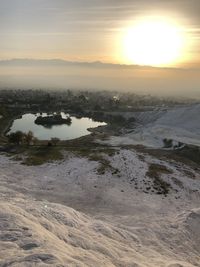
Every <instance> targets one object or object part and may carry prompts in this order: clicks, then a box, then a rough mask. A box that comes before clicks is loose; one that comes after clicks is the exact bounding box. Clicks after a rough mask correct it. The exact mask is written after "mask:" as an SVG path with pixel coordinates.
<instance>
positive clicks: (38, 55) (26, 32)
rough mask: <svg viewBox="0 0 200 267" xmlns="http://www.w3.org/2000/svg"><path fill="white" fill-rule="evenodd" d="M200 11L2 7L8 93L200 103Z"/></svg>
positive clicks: (178, 6) (22, 2)
mask: <svg viewBox="0 0 200 267" xmlns="http://www.w3.org/2000/svg"><path fill="white" fill-rule="evenodd" d="M199 10H200V2H199V1H198V0H190V1H188V0H175V1H167V0H162V1H161V0H151V1H149V0H148V1H147V0H141V1H136V0H125V1H123V2H122V1H119V0H115V1H112V0H107V1H105V0H103V1H97V0H95V1H94V0H93V1H91V0H82V1H80V0H73V1H72V0H57V1H52V0H43V1H40V0H14V1H11V0H6V1H5V0H0V14H1V17H0V22H1V23H0V38H1V42H0V88H35V89H37V88H52V89H59V88H61V89H64V88H72V89H73V88H76V89H85V88H87V89H98V90H99V89H103V90H104V89H106V90H122V91H123V90H124V91H132V92H136V93H147V94H155V95H170V96H173V95H174V96H185V97H196V98H199V97H200V88H199V84H200V83H199V77H200V49H199V47H200V17H199V12H198V11H199ZM13 59H15V60H13ZM24 59H26V61H27V62H26V64H25V62H24V61H25V60H24ZM54 59H55V62H54ZM42 61H43V62H42ZM33 62H34V64H33ZM44 62H45V63H44ZM7 63H8V64H7ZM149 65H151V66H152V67H148V66H149Z"/></svg>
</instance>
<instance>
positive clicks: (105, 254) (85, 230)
mask: <svg viewBox="0 0 200 267" xmlns="http://www.w3.org/2000/svg"><path fill="white" fill-rule="evenodd" d="M0 169H1V172H0V206H1V209H0V221H1V223H0V266H2V267H6V266H20V267H21V266H22V267H23V266H59V267H61V266H91V267H94V266H95V267H97V266H109V267H110V266H117V267H119V266H120V267H155V266H156V267H194V266H196V267H197V266H200V172H199V168H198V167H197V168H193V167H190V166H189V165H185V164H183V163H181V162H177V161H173V160H161V159H158V158H157V157H153V156H150V155H149V154H146V153H139V152H137V151H136V150H134V149H132V148H129V149H128V148H126V149H122V148H116V149H115V151H114V152H113V151H112V153H107V151H105V153H104V152H103V151H101V152H98V151H96V152H95V153H93V155H92V156H90V158H88V157H86V156H81V155H79V156H78V155H75V154H73V153H66V152H65V153H64V158H63V160H60V161H57V162H49V163H45V164H43V165H40V166H26V165H23V164H21V162H20V161H14V160H13V159H12V157H10V158H9V157H7V156H6V155H0Z"/></svg>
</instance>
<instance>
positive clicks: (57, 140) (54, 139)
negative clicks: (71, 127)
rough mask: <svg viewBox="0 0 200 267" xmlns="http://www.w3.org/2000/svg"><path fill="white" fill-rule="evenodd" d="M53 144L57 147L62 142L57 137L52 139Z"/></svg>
mask: <svg viewBox="0 0 200 267" xmlns="http://www.w3.org/2000/svg"><path fill="white" fill-rule="evenodd" d="M51 142H52V144H53V145H54V146H56V145H57V144H58V143H59V142H60V139H59V138H57V137H52V138H51Z"/></svg>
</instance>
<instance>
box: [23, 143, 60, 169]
mask: <svg viewBox="0 0 200 267" xmlns="http://www.w3.org/2000/svg"><path fill="white" fill-rule="evenodd" d="M62 159H63V154H62V152H61V149H60V148H58V147H48V146H46V147H44V146H42V147H34V148H30V149H28V150H27V157H26V158H25V159H24V161H23V162H22V163H23V164H25V165H28V166H30V165H42V164H44V163H47V162H52V161H56V160H62Z"/></svg>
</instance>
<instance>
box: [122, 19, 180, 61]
mask: <svg viewBox="0 0 200 267" xmlns="http://www.w3.org/2000/svg"><path fill="white" fill-rule="evenodd" d="M183 48H184V35H183V31H182V30H181V28H180V27H179V26H178V25H177V24H176V23H173V22H171V21H168V20H165V19H162V18H158V19H143V20H141V21H139V22H137V23H136V24H134V25H132V26H131V27H128V28H127V29H126V31H125V34H124V36H123V51H124V53H123V54H124V55H123V57H124V58H125V60H126V62H129V63H132V64H138V65H150V66H168V65H173V64H175V63H176V62H177V61H178V60H179V59H180V58H181V57H182V56H183Z"/></svg>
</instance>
